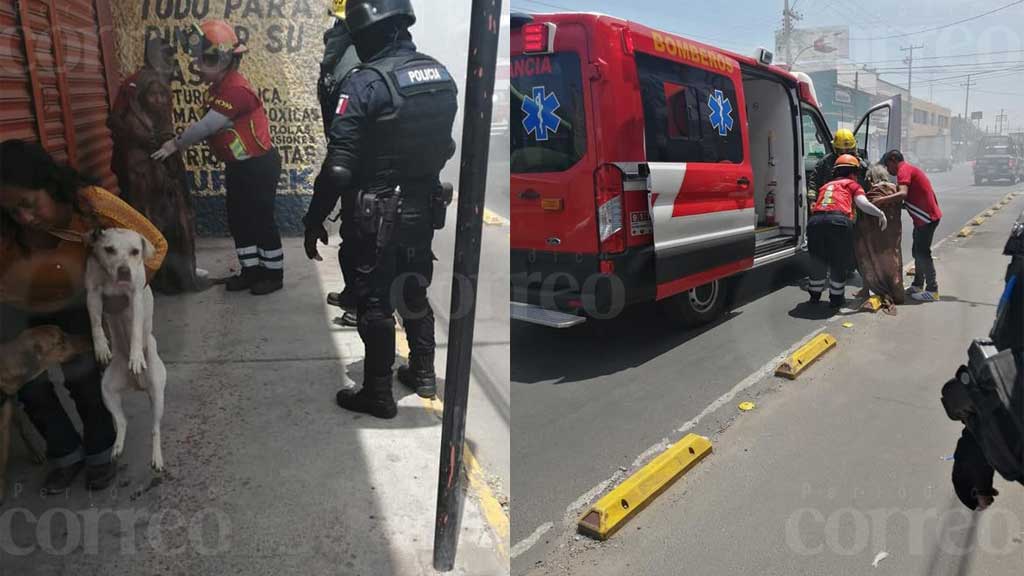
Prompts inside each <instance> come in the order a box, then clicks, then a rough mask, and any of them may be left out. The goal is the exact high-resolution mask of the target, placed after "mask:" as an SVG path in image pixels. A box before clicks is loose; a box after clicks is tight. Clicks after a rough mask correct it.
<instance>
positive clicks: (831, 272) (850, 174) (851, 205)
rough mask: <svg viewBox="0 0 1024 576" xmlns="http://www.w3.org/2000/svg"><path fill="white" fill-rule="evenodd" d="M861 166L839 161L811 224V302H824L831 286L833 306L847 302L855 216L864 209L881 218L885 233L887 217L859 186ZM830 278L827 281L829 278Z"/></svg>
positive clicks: (847, 157)
mask: <svg viewBox="0 0 1024 576" xmlns="http://www.w3.org/2000/svg"><path fill="white" fill-rule="evenodd" d="M860 170H861V162H860V160H858V159H857V157H856V156H854V155H852V154H843V155H841V156H839V158H837V159H836V162H835V166H834V169H833V173H832V179H831V180H830V181H829V182H828V183H826V184H824V185H823V186H822V187H821V188H820V189H819V190H818V195H817V200H816V201H815V202H814V206H813V207H812V208H811V218H810V220H808V221H807V248H808V250H809V251H810V253H811V277H810V280H809V281H808V285H807V291H808V292H810V294H811V302H812V303H816V302H818V301H819V300H821V294H822V293H823V292H824V291H825V287H826V284H828V291H829V303H830V304H831V305H832V308H833V309H839V308H841V307H842V306H843V304H844V303H845V301H846V277H847V274H848V273H849V270H850V258H851V257H853V215H854V213H855V212H856V211H857V208H860V210H861V211H863V212H864V213H865V214H868V215H870V216H874V217H875V218H878V224H879V226H880V227H881V228H882V230H885V228H886V226H887V225H888V222H887V221H886V218H885V213H884V212H882V211H881V210H879V209H878V208H877V207H876V206H875V205H874V204H872V203H871V202H870V201H868V199H867V196H865V194H864V188H863V187H861V185H860V183H859V182H857V178H856V176H857V174H858V173H859V172H860ZM826 277H827V278H826Z"/></svg>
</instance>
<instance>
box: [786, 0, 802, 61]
mask: <svg viewBox="0 0 1024 576" xmlns="http://www.w3.org/2000/svg"><path fill="white" fill-rule="evenodd" d="M785 2H786V4H785V7H784V8H783V9H782V41H783V50H785V54H786V64H788V65H789V66H790V69H792V67H793V22H794V21H796V20H803V16H801V15H800V14H799V13H797V12H796V11H794V10H791V9H790V8H789V0H785Z"/></svg>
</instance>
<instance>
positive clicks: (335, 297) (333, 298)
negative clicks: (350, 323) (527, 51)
mask: <svg viewBox="0 0 1024 576" xmlns="http://www.w3.org/2000/svg"><path fill="white" fill-rule="evenodd" d="M356 300H357V298H356V293H355V290H352V289H350V288H349V287H347V286H346V287H345V289H344V290H342V291H341V292H328V293H327V303H328V304H330V305H331V306H337V307H338V308H341V309H343V310H347V311H350V312H354V311H355V309H356Z"/></svg>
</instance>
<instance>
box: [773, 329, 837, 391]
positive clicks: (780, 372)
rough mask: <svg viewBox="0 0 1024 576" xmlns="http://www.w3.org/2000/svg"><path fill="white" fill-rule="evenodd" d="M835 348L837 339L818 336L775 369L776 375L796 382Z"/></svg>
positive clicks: (823, 335) (828, 335) (822, 335)
mask: <svg viewBox="0 0 1024 576" xmlns="http://www.w3.org/2000/svg"><path fill="white" fill-rule="evenodd" d="M835 346H836V339H835V337H833V336H832V335H831V334H825V333H822V334H818V335H817V336H815V337H814V338H812V339H811V340H810V342H808V343H807V344H804V345H803V346H801V347H800V348H799V349H798V350H797V351H796V352H794V353H793V354H792V355H791V356H790V357H789V358H786V360H785V361H784V362H783V363H782V364H779V367H778V368H776V369H775V375H776V376H782V377H783V378H789V379H790V380H794V379H795V378H796V377H797V375H798V374H800V373H801V372H803V371H804V369H805V368H807V367H808V366H810V365H811V364H813V363H814V361H815V360H817V359H818V358H819V357H820V356H821V355H822V354H824V353H825V352H828V351H829V350H831V349H832V348H834V347H835Z"/></svg>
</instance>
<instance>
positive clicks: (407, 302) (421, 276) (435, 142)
mask: <svg viewBox="0 0 1024 576" xmlns="http://www.w3.org/2000/svg"><path fill="white" fill-rule="evenodd" d="M345 21H346V24H347V25H348V28H349V31H350V32H351V33H352V37H353V40H354V42H355V46H356V51H357V53H358V54H359V58H360V60H362V62H363V63H362V64H360V65H359V66H357V67H356V69H355V70H353V71H352V72H351V73H350V74H349V75H348V76H347V77H346V78H345V80H344V81H343V82H342V86H341V90H340V94H339V95H338V99H337V103H336V106H335V108H334V112H333V113H334V119H333V122H332V123H331V129H330V142H329V144H328V152H327V159H326V160H325V162H324V166H323V168H322V171H321V178H325V179H326V181H327V182H328V185H326V186H321V188H320V189H319V190H317V191H316V193H315V194H314V197H313V200H312V202H311V203H310V207H309V211H308V212H307V214H306V217H305V219H304V222H305V225H306V252H307V255H308V256H309V257H310V258H318V257H319V256H318V254H317V246H316V243H317V241H323V240H324V239H325V238H326V232H325V231H324V228H323V221H324V219H325V218H326V217H327V215H328V214H329V213H330V211H331V208H332V207H333V205H334V203H335V202H336V201H337V198H338V196H339V194H340V196H341V202H342V206H343V212H344V211H346V210H348V209H352V210H353V211H354V212H355V213H356V217H355V218H354V220H355V221H356V222H357V224H356V228H357V229H358V233H359V237H360V240H359V244H360V246H361V247H364V248H365V249H363V250H360V251H358V253H357V254H356V255H354V256H353V257H354V258H355V260H356V261H355V272H356V274H355V275H356V282H355V286H356V290H357V295H358V303H357V315H358V326H359V335H360V337H361V338H362V340H363V343H364V345H365V347H366V360H365V370H364V379H363V387H362V389H361V390H359V392H358V393H352V392H350V391H347V390H342V391H341V392H339V393H338V396H337V402H338V404H339V405H340V406H341V407H342V408H345V409H347V410H351V411H354V412H362V413H367V414H372V415H373V416H376V417H378V418H393V417H394V416H395V415H396V413H397V407H396V405H395V400H394V397H393V395H392V391H391V380H392V366H393V364H394V360H395V319H394V311H395V309H396V307H397V309H398V312H399V313H400V314H401V315H402V318H403V323H404V326H405V330H406V333H407V334H408V338H409V348H410V352H411V353H410V359H409V360H410V366H409V368H407V369H405V370H399V379H400V380H401V381H402V382H403V383H405V384H406V385H408V386H410V387H412V388H414V389H415V390H416V392H417V394H419V395H420V396H422V397H431V396H433V395H434V394H435V393H436V385H435V376H434V316H433V312H432V310H431V309H430V304H429V302H428V300H427V287H428V286H429V285H430V281H431V278H432V276H433V259H434V257H433V253H432V252H431V249H430V244H431V241H432V240H433V235H434V230H435V228H436V227H440V226H443V210H444V194H443V192H442V191H443V190H444V188H443V187H442V186H441V183H440V181H439V175H440V172H441V169H442V168H443V167H444V165H445V163H446V162H447V161H448V160H449V159H450V158H451V157H452V155H453V154H454V151H455V143H454V141H453V140H452V137H451V134H452V126H453V124H454V121H455V114H456V111H457V109H458V100H457V96H458V94H457V88H456V85H455V82H454V81H453V80H452V78H451V75H450V74H449V72H448V70H447V69H446V68H445V67H444V66H443V65H442V64H441V63H439V62H438V61H436V60H434V59H433V58H431V57H429V56H426V55H423V54H420V53H418V52H416V46H415V44H413V41H412V36H411V35H410V34H409V31H408V28H409V27H410V26H412V25H413V23H415V21H416V16H415V14H414V13H413V9H412V5H411V3H410V2H409V0H349V2H348V4H347V6H346V9H345ZM345 207H348V208H345ZM346 241H347V239H346ZM346 256H347V255H346Z"/></svg>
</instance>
